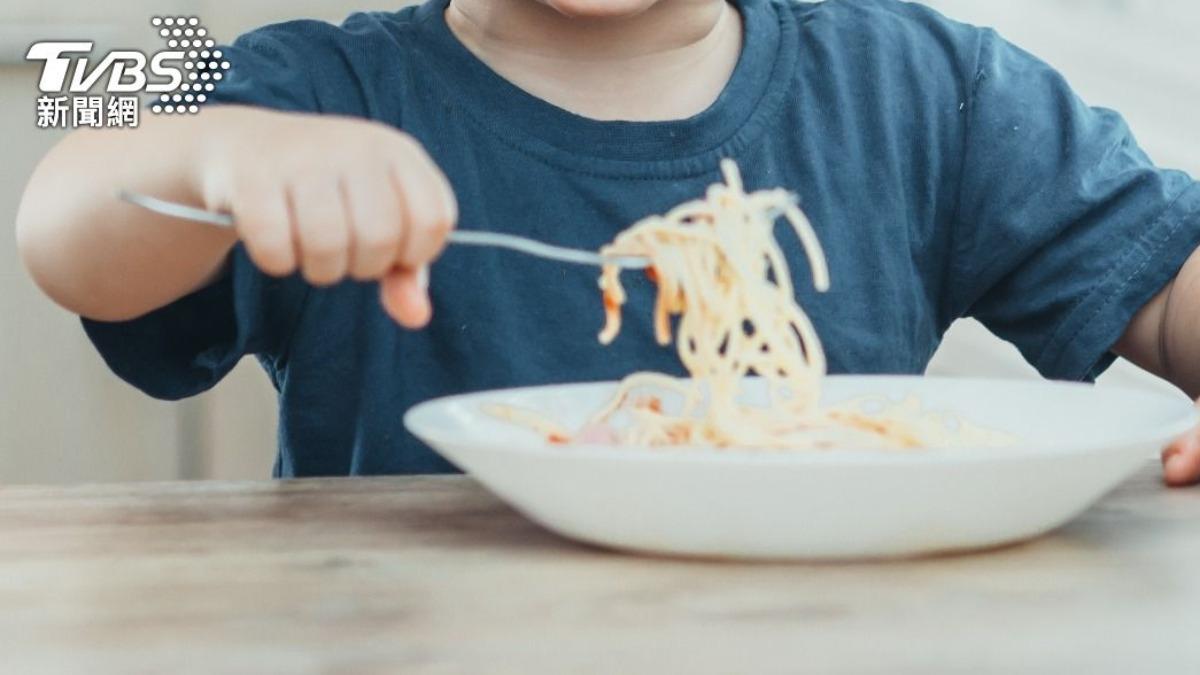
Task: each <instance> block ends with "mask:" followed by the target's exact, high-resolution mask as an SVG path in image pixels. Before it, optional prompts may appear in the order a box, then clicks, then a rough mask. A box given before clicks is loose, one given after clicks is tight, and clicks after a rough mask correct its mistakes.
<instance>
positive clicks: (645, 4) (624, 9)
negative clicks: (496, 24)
mask: <svg viewBox="0 0 1200 675" xmlns="http://www.w3.org/2000/svg"><path fill="white" fill-rule="evenodd" d="M542 1H543V2H545V3H546V4H547V5H550V6H551V7H553V8H554V9H555V10H557V11H558V12H560V13H562V14H564V15H566V16H570V17H574V18H579V19H604V18H612V19H619V18H622V17H629V16H634V15H637V14H641V13H642V12H644V11H646V10H647V9H649V8H650V7H652V6H653V5H655V4H656V3H657V2H658V0H542Z"/></svg>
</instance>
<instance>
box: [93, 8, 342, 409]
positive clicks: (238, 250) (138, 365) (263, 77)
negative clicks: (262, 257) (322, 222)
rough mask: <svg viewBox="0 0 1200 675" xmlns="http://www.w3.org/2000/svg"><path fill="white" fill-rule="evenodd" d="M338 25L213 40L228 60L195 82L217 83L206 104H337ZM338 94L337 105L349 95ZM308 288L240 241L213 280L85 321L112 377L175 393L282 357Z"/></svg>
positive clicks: (299, 107) (321, 107) (315, 107)
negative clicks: (171, 298) (333, 85)
mask: <svg viewBox="0 0 1200 675" xmlns="http://www.w3.org/2000/svg"><path fill="white" fill-rule="evenodd" d="M339 30H340V29H339V28H338V27H336V26H332V25H330V24H326V23H322V22H318V21H291V22H287V23H283V24H276V25H273V26H267V27H264V28H260V29H258V30H255V31H252V32H250V33H247V34H245V35H243V36H241V37H240V38H238V39H237V41H235V42H234V43H233V44H232V45H228V46H225V45H223V46H221V47H219V49H220V50H221V52H222V58H223V59H224V60H226V61H229V63H230V68H229V69H228V70H227V71H226V72H225V73H224V74H223V76H222V78H221V80H219V81H215V82H214V81H211V80H208V81H203V80H200V81H198V82H200V84H201V85H203V84H208V83H211V84H213V87H212V90H211V91H210V92H209V93H208V94H207V99H208V100H207V101H206V105H221V104H239V105H253V106H261V107H265V108H272V109H275V110H285V111H291V112H324V111H326V109H327V108H333V109H334V110H335V111H336V110H337V109H338V108H339V107H340V106H328V105H326V102H324V101H322V100H321V97H320V96H318V91H323V90H325V89H327V88H328V87H326V86H324V81H325V79H327V78H330V77H334V78H336V77H338V73H337V72H334V71H335V70H336V69H337V68H338V67H339V66H338V65H337V64H339V63H341V61H340V60H339V59H338V58H336V55H335V52H336V50H337V48H338V47H337V42H338V39H337V38H338V36H339ZM343 79H345V78H343ZM334 98H335V99H337V100H339V101H341V107H344V106H345V105H347V104H348V103H347V102H348V101H349V100H350V98H349V97H347V96H345V95H342V96H334ZM200 114H201V115H203V114H204V112H203V111H201V112H200ZM308 291H309V287H308V286H307V285H306V284H305V283H304V282H303V281H302V280H301V279H300V277H299V276H293V277H291V278H288V279H274V278H271V277H268V276H266V275H264V274H262V273H261V272H259V271H258V269H257V268H255V267H254V265H253V264H252V263H251V262H250V259H249V258H248V257H247V255H246V253H245V250H244V248H243V247H242V246H240V245H239V246H237V247H235V248H234V250H233V252H232V253H231V254H230V256H229V260H228V262H227V264H226V266H225V271H224V273H223V274H222V276H221V277H220V278H219V279H218V280H217V281H215V282H214V283H212V284H211V285H209V286H207V287H205V288H203V289H201V290H199V291H196V292H195V293H193V294H191V295H189V296H187V297H184V298H181V299H179V300H176V301H175V302H173V303H171V304H169V305H167V306H165V307H162V308H160V309H158V310H155V311H153V312H151V313H149V314H147V315H145V316H142V317H140V318H137V319H134V320H132V321H124V322H117V323H105V322H98V321H92V320H88V319H84V320H83V325H84V329H85V331H86V332H87V335H88V337H89V338H90V339H91V341H92V343H93V344H94V345H95V346H96V348H97V350H99V352H100V354H101V356H102V357H103V358H104V360H105V362H106V363H107V364H108V366H109V367H110V368H111V369H112V370H113V372H115V373H116V374H117V375H118V376H120V377H121V378H122V379H124V380H125V381H127V382H129V383H130V384H132V385H134V386H135V387H137V388H138V389H141V390H142V391H144V392H145V393H147V394H149V395H151V396H154V397H157V398H164V399H179V398H184V397H187V396H191V395H194V394H198V393H200V392H203V391H206V390H207V389H209V388H211V387H212V386H214V385H215V384H216V383H217V382H219V381H220V379H221V378H222V377H224V376H225V375H226V374H227V373H229V371H230V370H232V369H233V367H234V366H235V365H237V362H238V361H239V360H241V359H242V357H244V356H247V355H256V356H259V357H260V358H261V360H262V361H263V362H264V363H265V364H267V365H268V367H269V368H270V367H271V366H272V365H273V364H274V365H278V364H280V363H281V362H282V360H283V359H284V358H285V356H286V351H287V346H288V341H289V339H290V336H291V331H292V329H293V327H294V326H295V324H296V321H297V320H298V318H299V315H300V312H301V310H302V308H303V303H304V299H305V298H306V297H307V293H308Z"/></svg>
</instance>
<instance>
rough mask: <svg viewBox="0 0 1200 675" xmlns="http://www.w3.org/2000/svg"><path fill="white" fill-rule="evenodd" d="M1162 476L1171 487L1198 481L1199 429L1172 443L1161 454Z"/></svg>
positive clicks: (1199, 468) (1199, 471)
mask: <svg viewBox="0 0 1200 675" xmlns="http://www.w3.org/2000/svg"><path fill="white" fill-rule="evenodd" d="M1162 462H1163V478H1164V479H1165V480H1166V482H1167V484H1168V485H1171V486H1172V487H1184V486H1187V485H1193V484H1195V483H1197V482H1200V429H1194V430H1192V431H1190V432H1188V433H1187V434H1186V435H1185V436H1183V437H1181V438H1179V439H1178V440H1176V441H1175V442H1174V443H1172V444H1171V445H1170V446H1169V447H1168V448H1167V449H1166V450H1164V451H1163V454H1162Z"/></svg>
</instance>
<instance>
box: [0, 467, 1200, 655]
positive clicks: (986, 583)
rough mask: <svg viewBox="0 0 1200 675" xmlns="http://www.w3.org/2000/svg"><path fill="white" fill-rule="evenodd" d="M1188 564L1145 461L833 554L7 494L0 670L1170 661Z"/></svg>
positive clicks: (229, 500)
mask: <svg viewBox="0 0 1200 675" xmlns="http://www.w3.org/2000/svg"><path fill="white" fill-rule="evenodd" d="M1198 563H1200V491H1179V492H1170V491H1167V490H1165V489H1163V488H1161V487H1160V486H1159V484H1158V474H1157V471H1156V470H1155V468H1154V467H1152V466H1148V467H1147V469H1146V470H1145V471H1144V472H1143V473H1142V474H1141V475H1139V476H1138V477H1137V478H1136V479H1134V480H1132V481H1131V482H1129V483H1128V484H1127V485H1125V486H1124V487H1122V488H1121V489H1120V490H1118V491H1117V492H1116V493H1115V494H1113V495H1111V496H1110V497H1109V498H1108V499H1106V500H1105V501H1104V502H1103V503H1102V504H1100V505H1099V506H1097V507H1095V508H1093V509H1092V510H1090V511H1089V512H1088V513H1087V514H1085V515H1084V516H1083V517H1081V518H1080V519H1079V520H1077V521H1075V522H1074V523H1072V524H1071V525H1069V526H1068V527H1066V528H1065V529H1063V530H1061V531H1060V532H1058V533H1056V534H1054V535H1052V536H1050V537H1046V538H1043V539H1041V540H1039V541H1036V542H1032V543H1029V544H1024V545H1020V546H1015V547H1010V548H1006V549H1001V550H998V551H992V552H989V553H984V554H976V555H967V556H955V557H945V558H938V559H928V560H914V561H903V562H893V563H872V564H839V565H803V564H801V565H786V564H770V565H755V564H735V563H715V562H694V561H685V560H667V559H653V558H639V557H631V556H626V555H621V554H617V553H612V552H608V551H603V550H598V549H594V548H588V547H584V546H579V545H576V544H573V543H571V542H568V541H565V540H563V539H560V538H558V537H556V536H554V535H552V534H550V533H547V532H545V531H543V530H541V529H540V528H538V527H537V526H535V525H533V524H531V523H530V522H528V521H526V520H525V519H523V518H521V517H520V516H518V515H517V514H515V513H514V512H512V511H511V510H509V509H508V508H507V507H505V506H504V505H502V504H501V503H500V502H498V501H497V500H496V499H495V498H493V497H492V496H491V495H489V494H488V493H487V492H485V491H484V490H483V489H481V488H480V487H479V486H478V485H477V484H476V483H474V482H473V481H471V480H470V479H467V478H454V477H452V478H397V479H357V480H356V479H331V480H310V481H294V482H277V483H272V482H256V483H165V484H141V485H117V486H104V487H76V488H8V489H0V671H2V672H5V673H8V672H12V673H40V672H87V673H123V674H124V673H139V672H145V673H151V672H175V673H191V672H196V673H213V672H263V673H274V672H280V673H282V672H287V673H305V672H313V673H389V672H406V673H409V672H411V673H457V672H488V673H533V672H550V673H562V672H623V673H634V672H638V673H640V672H683V671H689V672H703V673H708V672H712V673H722V672H755V673H774V672H780V673H783V672H821V673H860V672H861V673H875V672H879V673H885V672H886V673H910V672H911V673H922V674H926V673H941V672H947V673H949V672H964V671H970V672H997V673H1001V672H1003V673H1009V672H1017V671H1020V672H1046V673H1063V672H1085V671H1086V672H1092V673H1094V672H1114V673H1130V672H1185V671H1188V670H1189V669H1194V668H1195V667H1196V666H1197V664H1200V640H1198V639H1197V636H1198V635H1200V630H1198V629H1200V619H1198V618H1197V617H1200V569H1198V567H1200V564H1198ZM1192 672H1194V670H1192Z"/></svg>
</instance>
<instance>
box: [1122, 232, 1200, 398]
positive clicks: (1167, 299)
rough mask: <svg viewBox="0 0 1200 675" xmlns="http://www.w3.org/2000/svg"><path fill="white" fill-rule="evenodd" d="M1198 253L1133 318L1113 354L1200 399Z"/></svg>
mask: <svg viewBox="0 0 1200 675" xmlns="http://www.w3.org/2000/svg"><path fill="white" fill-rule="evenodd" d="M1197 335H1200V250H1197V251H1196V252H1195V253H1193V254H1192V256H1191V258H1189V259H1188V261H1187V263H1185V264H1184V266H1183V269H1181V270H1180V272H1179V274H1178V275H1177V276H1176V277H1175V280H1174V281H1172V282H1171V284H1170V286H1168V287H1167V288H1166V289H1165V290H1164V291H1163V292H1162V293H1159V295H1158V296H1157V297H1155V298H1154V299H1153V300H1151V301H1150V302H1149V304H1147V305H1146V307H1144V308H1143V309H1142V311H1141V312H1139V313H1138V315H1137V316H1136V317H1134V319H1133V322H1132V323H1130V325H1129V328H1128V330H1127V331H1126V332H1125V335H1124V337H1122V338H1121V341H1120V342H1118V343H1117V345H1116V352H1117V353H1118V354H1120V355H1121V356H1124V357H1125V358H1127V359H1129V360H1130V361H1133V362H1134V363H1136V364H1137V365H1139V366H1141V367H1142V368H1145V369H1146V370H1148V371H1150V372H1152V373H1154V374H1155V375H1158V376H1159V377H1162V378H1164V379H1167V380H1169V381H1170V382H1171V383H1172V384H1174V385H1175V386H1177V387H1179V388H1180V389H1183V390H1184V391H1185V392H1187V394H1188V395H1189V396H1191V397H1192V398H1198V397H1200V340H1197V339H1196V336H1197Z"/></svg>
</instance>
